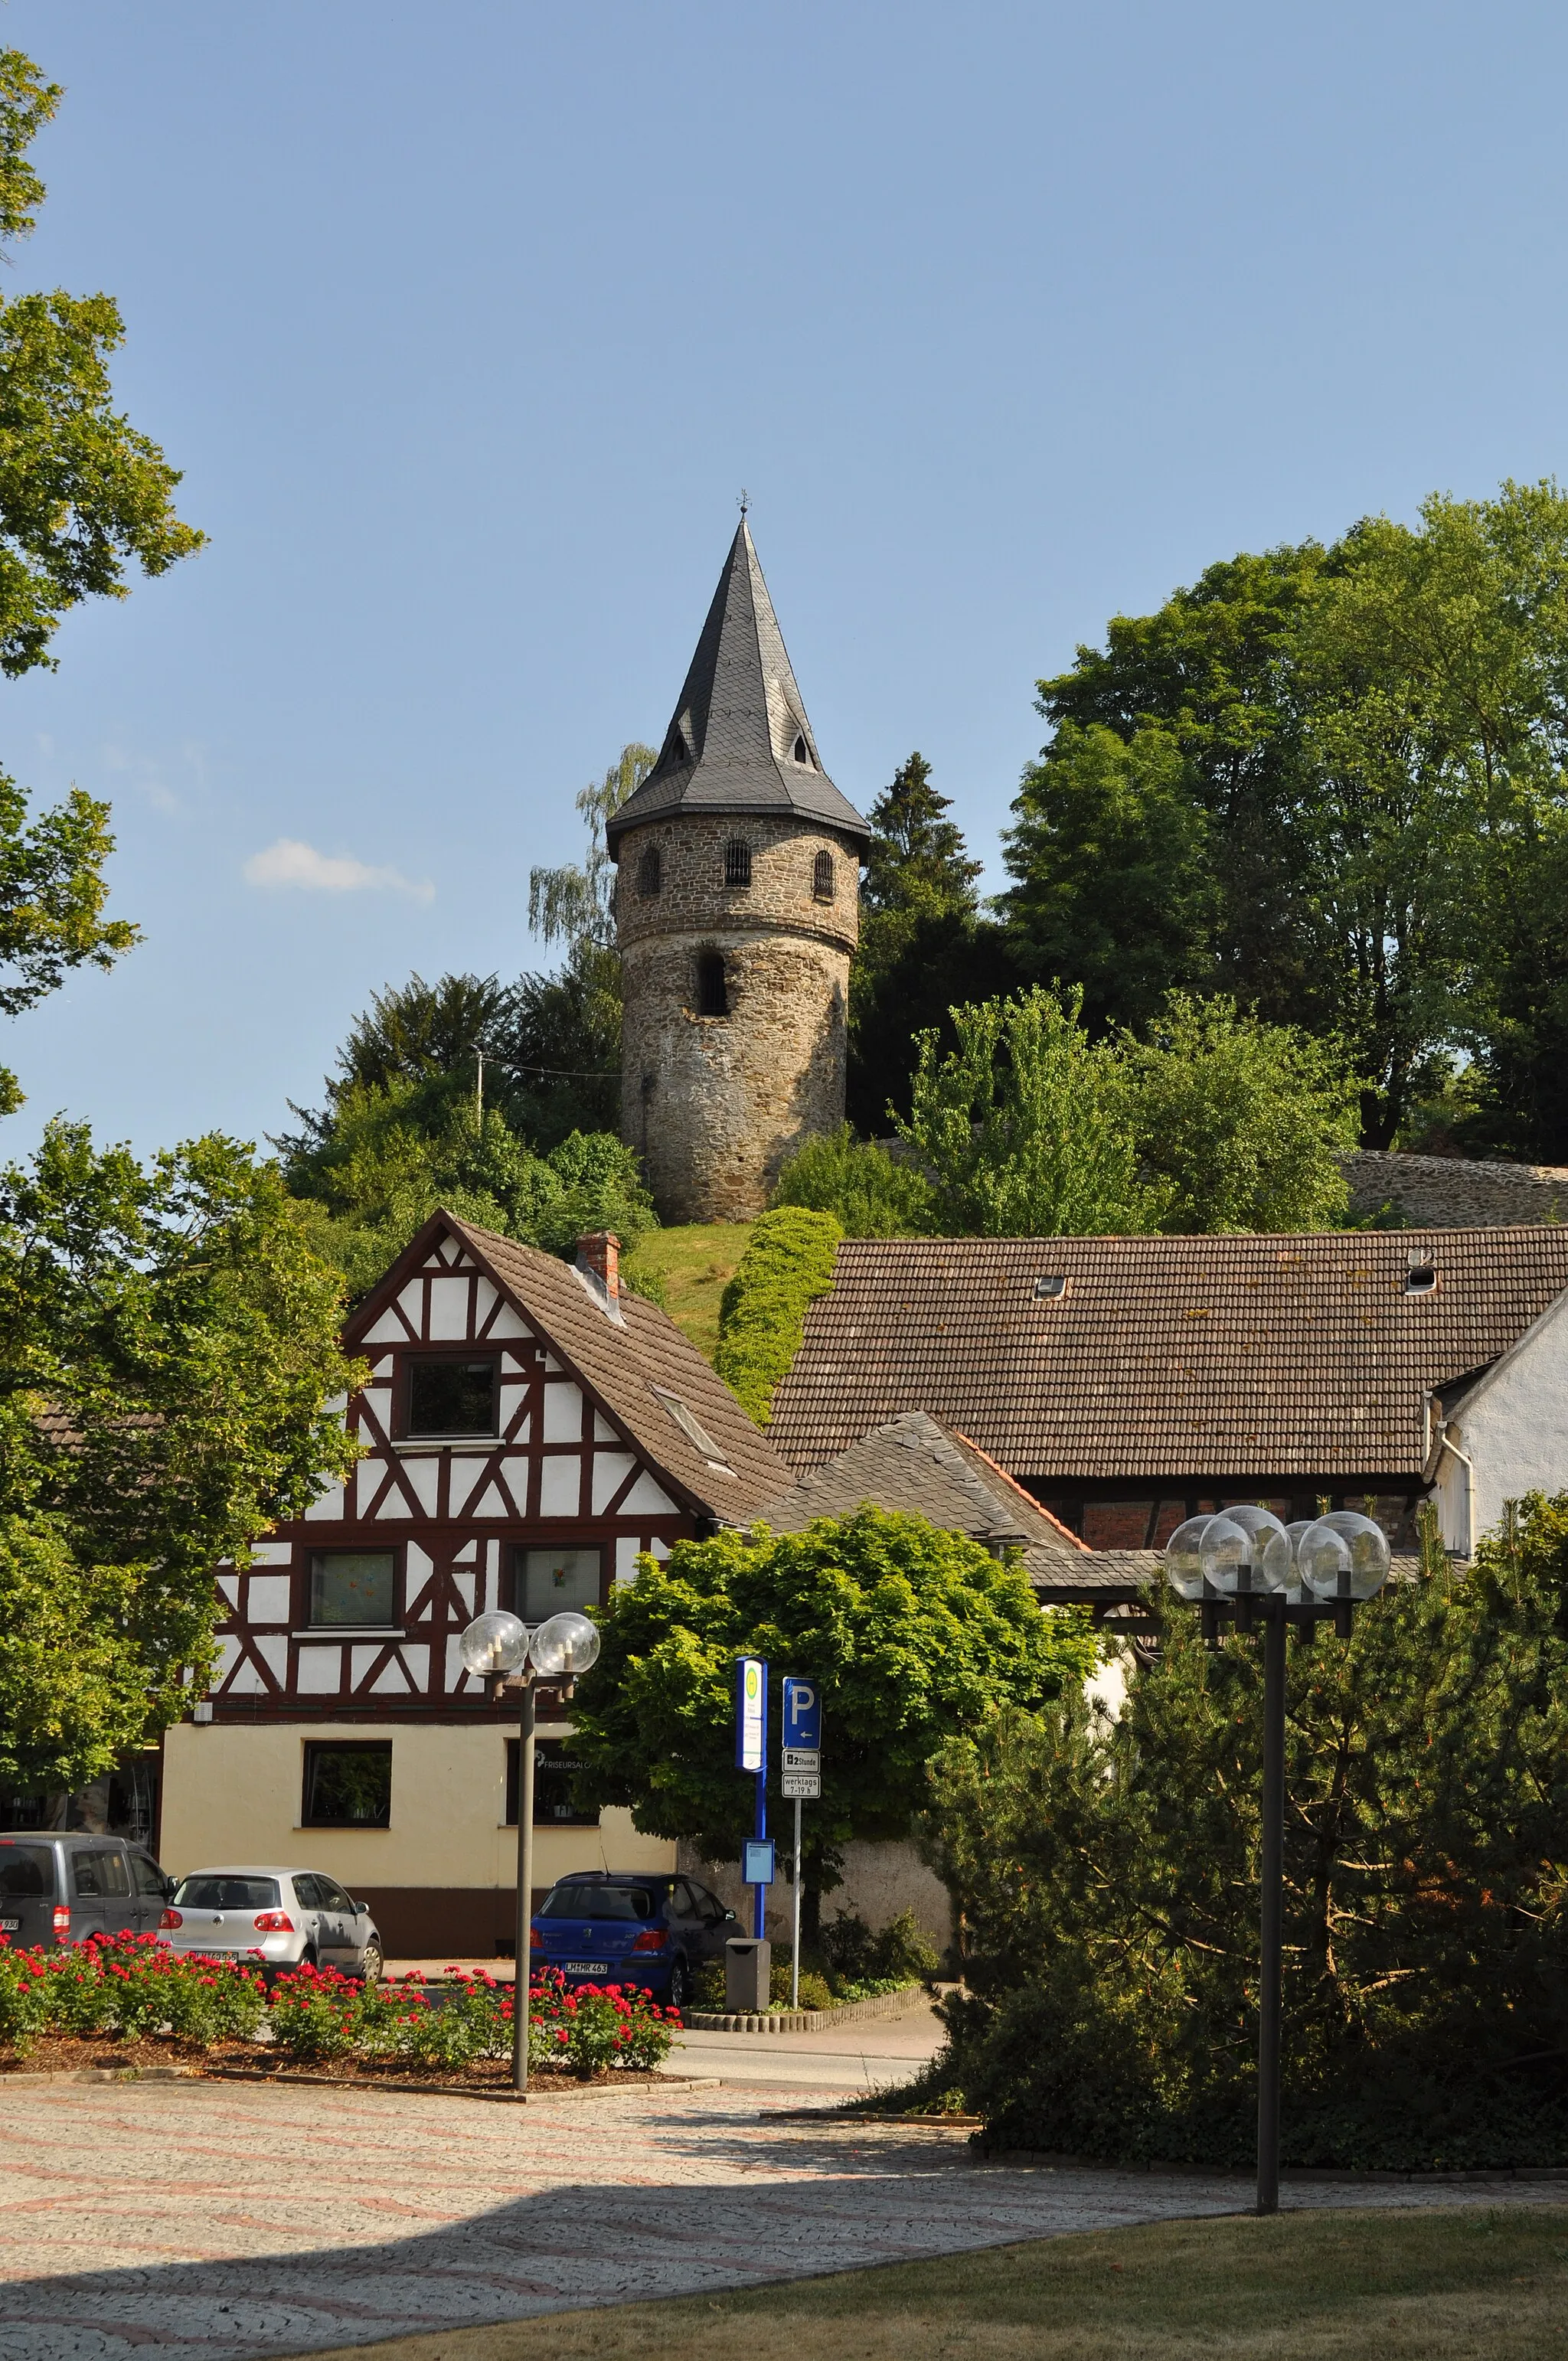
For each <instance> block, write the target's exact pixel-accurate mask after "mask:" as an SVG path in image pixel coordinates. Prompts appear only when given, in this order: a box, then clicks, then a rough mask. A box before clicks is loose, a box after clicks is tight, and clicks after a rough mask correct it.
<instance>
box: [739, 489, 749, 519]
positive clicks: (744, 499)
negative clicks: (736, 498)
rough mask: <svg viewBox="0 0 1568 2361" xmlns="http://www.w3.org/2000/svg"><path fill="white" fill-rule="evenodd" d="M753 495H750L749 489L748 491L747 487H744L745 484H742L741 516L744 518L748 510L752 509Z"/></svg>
mask: <svg viewBox="0 0 1568 2361" xmlns="http://www.w3.org/2000/svg"><path fill="white" fill-rule="evenodd" d="M750 507H751V495H750V494H749V493H748V491H747V489H746V487H745V485H744V484H742V485H741V487H740V513H741V515H742V516H744V515H745V513H746V511H747V510H748V509H749V508H750Z"/></svg>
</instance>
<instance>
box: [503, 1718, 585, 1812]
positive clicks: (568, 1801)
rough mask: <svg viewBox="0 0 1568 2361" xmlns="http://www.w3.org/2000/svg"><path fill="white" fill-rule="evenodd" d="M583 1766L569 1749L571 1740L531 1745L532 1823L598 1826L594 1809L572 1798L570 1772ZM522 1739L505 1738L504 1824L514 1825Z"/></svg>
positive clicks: (541, 1741) (548, 1740) (548, 1741)
mask: <svg viewBox="0 0 1568 2361" xmlns="http://www.w3.org/2000/svg"><path fill="white" fill-rule="evenodd" d="M581 1768H582V1765H581V1763H579V1762H578V1760H577V1758H576V1755H575V1754H573V1753H572V1752H570V1741H569V1740H567V1739H564V1738H540V1739H536V1740H535V1741H534V1746H533V1825H534V1827H535V1828H598V1824H599V1816H598V1812H597V1811H593V1810H591V1809H588V1808H587V1807H586V1806H583V1805H581V1804H575V1803H574V1802H573V1801H572V1774H573V1773H574V1772H576V1771H578V1770H580V1769H581ZM521 1774H522V1741H521V1738H509V1739H508V1741H507V1826H508V1828H516V1826H517V1802H518V1793H519V1790H520V1788H521V1784H522V1775H521Z"/></svg>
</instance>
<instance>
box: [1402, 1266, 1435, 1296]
mask: <svg viewBox="0 0 1568 2361" xmlns="http://www.w3.org/2000/svg"><path fill="white" fill-rule="evenodd" d="M1436 1288H1437V1265H1436V1263H1434V1262H1413V1263H1411V1265H1410V1267H1409V1269H1408V1270H1407V1271H1406V1273H1405V1293H1406V1294H1407V1295H1431V1294H1433V1293H1434V1292H1435V1291H1436Z"/></svg>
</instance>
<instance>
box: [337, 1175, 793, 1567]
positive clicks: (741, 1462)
mask: <svg viewBox="0 0 1568 2361" xmlns="http://www.w3.org/2000/svg"><path fill="white" fill-rule="evenodd" d="M442 1232H446V1233H447V1234H448V1235H451V1236H453V1237H455V1238H460V1239H461V1240H462V1242H463V1244H464V1245H465V1246H466V1247H467V1249H468V1251H469V1253H470V1254H471V1255H472V1256H473V1257H474V1258H475V1260H476V1261H477V1263H478V1265H479V1267H480V1268H481V1269H482V1270H483V1271H485V1272H486V1273H487V1274H488V1277H489V1278H490V1279H492V1280H493V1281H494V1282H495V1284H496V1286H497V1287H499V1289H500V1290H501V1293H502V1294H503V1295H504V1296H506V1297H507V1298H508V1299H509V1300H510V1302H511V1304H512V1306H513V1308H514V1309H515V1310H516V1311H517V1312H521V1315H522V1317H523V1318H524V1319H525V1320H526V1321H527V1322H528V1323H529V1326H530V1327H531V1328H532V1329H533V1330H534V1331H535V1332H536V1334H538V1335H539V1336H541V1337H542V1338H543V1341H544V1343H545V1345H547V1346H548V1348H549V1350H550V1351H551V1353H552V1354H554V1356H555V1358H556V1359H557V1360H558V1361H560V1362H561V1364H562V1365H563V1367H565V1368H566V1369H568V1370H569V1371H570V1372H571V1374H572V1376H573V1377H575V1378H576V1379H577V1380H578V1382H579V1383H580V1384H581V1385H583V1386H584V1387H585V1388H586V1389H587V1391H588V1392H589V1393H590V1394H592V1395H594V1396H596V1397H597V1399H598V1401H599V1402H600V1403H601V1404H602V1405H603V1407H604V1409H605V1411H607V1413H608V1414H609V1417H610V1418H611V1419H612V1420H613V1421H614V1422H615V1423H616V1424H617V1425H618V1426H620V1428H621V1430H622V1431H623V1433H625V1434H626V1436H627V1439H628V1440H629V1442H630V1443H631V1444H632V1445H633V1446H634V1447H635V1449H636V1450H637V1451H638V1453H639V1454H640V1455H641V1457H642V1458H643V1459H645V1460H646V1461H647V1463H648V1465H649V1466H651V1467H652V1469H653V1470H654V1472H655V1473H656V1474H657V1475H659V1476H660V1477H667V1478H668V1479H669V1482H670V1485H671V1487H672V1488H673V1489H674V1491H676V1492H677V1493H679V1494H681V1495H683V1496H684V1497H685V1499H688V1500H689V1501H690V1503H691V1504H692V1506H693V1508H694V1509H696V1510H697V1511H698V1513H700V1514H702V1515H704V1516H711V1517H715V1518H718V1519H719V1520H721V1521H723V1522H725V1523H734V1522H736V1521H750V1520H751V1517H753V1516H754V1515H755V1514H756V1512H757V1510H758V1507H759V1506H760V1504H761V1503H762V1501H763V1500H764V1499H771V1498H772V1497H773V1494H775V1493H776V1492H778V1491H779V1490H780V1489H781V1488H783V1487H784V1485H786V1484H787V1483H788V1482H789V1479H790V1470H789V1468H788V1467H787V1466H785V1465H784V1461H783V1460H782V1459H781V1458H780V1457H779V1455H778V1454H777V1453H776V1452H775V1451H774V1450H773V1446H772V1444H770V1443H768V1441H767V1440H766V1438H765V1437H764V1436H763V1435H762V1433H760V1432H759V1430H758V1429H757V1428H756V1427H755V1426H753V1425H752V1423H751V1420H750V1419H749V1418H748V1417H747V1415H746V1413H745V1411H743V1410H742V1409H741V1407H740V1403H739V1402H738V1401H737V1400H736V1399H735V1397H734V1395H733V1394H732V1393H731V1392H730V1390H729V1387H728V1386H727V1385H726V1384H725V1383H724V1381H723V1379H722V1378H718V1377H716V1376H715V1374H714V1372H713V1370H712V1369H711V1368H710V1367H708V1364H707V1362H706V1361H705V1360H704V1359H703V1356H702V1355H701V1354H700V1353H699V1352H698V1351H697V1349H696V1345H693V1344H690V1343H688V1341H687V1339H686V1338H685V1336H683V1335H682V1334H681V1332H680V1330H679V1329H678V1328H677V1327H676V1326H675V1323H674V1321H673V1320H672V1319H671V1318H670V1317H669V1315H668V1313H667V1312H661V1311H660V1309H659V1307H658V1305H657V1304H656V1303H650V1302H648V1301H647V1300H646V1299H645V1298H644V1297H642V1296H641V1295H629V1294H625V1293H623V1294H621V1295H620V1298H619V1299H618V1301H617V1307H616V1308H617V1311H618V1312H619V1314H620V1317H619V1319H616V1320H612V1319H610V1318H609V1317H608V1316H607V1314H606V1313H605V1312H603V1311H602V1310H601V1309H600V1306H599V1303H598V1301H597V1300H596V1298H595V1296H594V1293H593V1292H592V1290H591V1289H590V1288H589V1287H588V1286H586V1285H585V1284H584V1282H583V1280H582V1279H580V1278H579V1277H578V1276H577V1274H576V1271H575V1270H574V1269H573V1268H572V1266H571V1264H570V1263H565V1262H562V1261H560V1260H559V1259H558V1257H556V1256H554V1255H550V1254H543V1253H542V1252H541V1251H540V1250H539V1248H537V1247H536V1246H520V1245H519V1244H518V1242H517V1240H516V1239H515V1238H503V1237H500V1236H499V1235H497V1233H496V1232H495V1231H494V1230H482V1229H480V1228H479V1227H478V1226H477V1224H476V1223H473V1222H464V1221H459V1219H458V1218H457V1216H456V1215H455V1213H433V1214H432V1216H431V1218H430V1220H429V1221H428V1222H427V1223H426V1224H425V1225H424V1227H423V1228H422V1230H421V1231H420V1233H419V1235H418V1236H417V1237H416V1238H414V1239H413V1240H412V1241H411V1243H410V1245H409V1246H406V1247H405V1248H404V1250H403V1252H402V1253H401V1254H400V1256H399V1257H398V1259H397V1261H396V1262H395V1263H394V1264H393V1265H392V1268H391V1269H390V1270H389V1272H388V1273H387V1275H386V1277H385V1278H384V1279H381V1280H380V1281H379V1283H378V1285H377V1286H376V1287H374V1288H373V1289H372V1290H371V1291H370V1293H369V1294H368V1295H367V1297H366V1298H365V1301H363V1302H362V1303H361V1304H359V1305H358V1307H357V1308H356V1311H355V1313H354V1316H353V1318H352V1319H351V1320H350V1322H349V1323H348V1326H347V1328H346V1330H345V1339H344V1341H345V1345H348V1347H349V1348H350V1349H351V1350H352V1349H353V1348H354V1346H355V1345H356V1344H357V1342H358V1340H359V1338H360V1337H361V1336H362V1335H363V1334H364V1333H365V1331H366V1329H367V1328H368V1327H369V1326H370V1325H371V1324H372V1323H374V1321H375V1319H376V1318H377V1316H378V1313H379V1312H381V1310H382V1309H383V1308H384V1307H385V1305H386V1304H387V1303H388V1302H389V1300H390V1299H391V1298H392V1297H394V1296H395V1295H396V1294H397V1292H398V1290H399V1288H400V1287H401V1286H402V1285H403V1283H404V1281H405V1280H406V1279H407V1278H408V1277H409V1275H410V1273H411V1272H412V1271H415V1270H417V1269H419V1268H421V1267H422V1264H423V1262H424V1260H425V1258H426V1257H427V1255H428V1253H429V1249H430V1242H431V1240H432V1238H433V1237H435V1236H438V1235H440V1234H441V1233H442ZM661 1390H662V1391H663V1393H666V1394H670V1395H673V1396H674V1398H675V1400H677V1401H678V1402H681V1403H684V1404H685V1408H686V1409H687V1411H689V1412H690V1413H691V1415H692V1417H694V1418H695V1419H696V1422H697V1424H698V1426H699V1428H700V1429H701V1430H702V1431H703V1432H704V1433H706V1434H707V1436H708V1438H709V1439H710V1440H711V1441H712V1442H713V1443H714V1444H715V1445H716V1446H717V1448H718V1454H719V1455H720V1456H721V1457H722V1459H723V1461H724V1463H725V1466H727V1467H728V1468H729V1470H730V1471H731V1472H730V1473H729V1474H725V1473H723V1472H722V1471H720V1470H718V1469H716V1468H715V1467H714V1466H713V1465H712V1464H711V1462H710V1461H709V1460H708V1458H707V1455H706V1454H705V1453H704V1452H703V1451H702V1450H701V1449H700V1448H699V1446H698V1445H697V1444H696V1442H694V1441H693V1440H692V1438H691V1437H690V1435H689V1434H688V1433H686V1432H685V1429H684V1428H683V1427H682V1426H680V1425H678V1424H677V1423H676V1421H675V1419H674V1416H673V1415H672V1414H671V1411H669V1409H667V1408H666V1406H665V1404H664V1402H663V1401H662V1400H661V1399H660V1391H661Z"/></svg>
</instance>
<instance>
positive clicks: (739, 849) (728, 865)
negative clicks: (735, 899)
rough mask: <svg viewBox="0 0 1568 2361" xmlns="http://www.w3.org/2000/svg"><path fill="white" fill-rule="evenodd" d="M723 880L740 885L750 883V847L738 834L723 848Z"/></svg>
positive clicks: (728, 883) (727, 883)
mask: <svg viewBox="0 0 1568 2361" xmlns="http://www.w3.org/2000/svg"><path fill="white" fill-rule="evenodd" d="M724 882H725V884H726V885H736V886H742V887H743V886H747V885H750V884H751V846H750V845H749V844H746V843H744V842H743V841H742V840H741V839H740V837H738V836H734V837H731V838H730V840H729V843H728V844H727V845H726V846H725V848H724Z"/></svg>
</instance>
